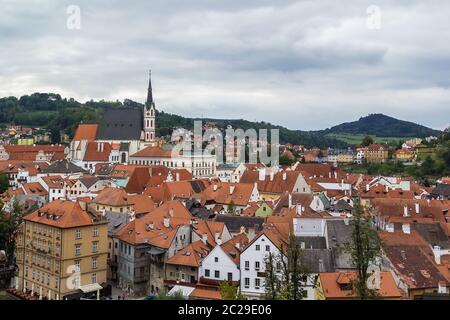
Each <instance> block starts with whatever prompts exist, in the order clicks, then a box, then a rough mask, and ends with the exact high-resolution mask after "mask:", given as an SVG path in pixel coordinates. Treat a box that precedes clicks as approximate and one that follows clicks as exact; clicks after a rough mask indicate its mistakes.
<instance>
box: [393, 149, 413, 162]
mask: <svg viewBox="0 0 450 320" xmlns="http://www.w3.org/2000/svg"><path fill="white" fill-rule="evenodd" d="M394 156H395V159H397V160H399V161H410V160H413V159H414V158H415V156H416V155H415V154H414V151H412V150H409V149H398V150H397V151H395V155H394Z"/></svg>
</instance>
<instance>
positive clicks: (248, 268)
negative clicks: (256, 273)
mask: <svg viewBox="0 0 450 320" xmlns="http://www.w3.org/2000/svg"><path fill="white" fill-rule="evenodd" d="M245 270H250V261H245Z"/></svg>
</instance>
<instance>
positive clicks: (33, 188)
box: [22, 182, 48, 196]
mask: <svg viewBox="0 0 450 320" xmlns="http://www.w3.org/2000/svg"><path fill="white" fill-rule="evenodd" d="M22 187H23V189H24V191H25V194H27V195H38V196H46V195H48V191H47V190H45V188H44V187H43V186H42V185H41V184H40V183H39V182H30V183H24V184H22Z"/></svg>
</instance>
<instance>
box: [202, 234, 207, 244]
mask: <svg viewBox="0 0 450 320" xmlns="http://www.w3.org/2000/svg"><path fill="white" fill-rule="evenodd" d="M202 242H203V244H206V243H207V242H208V234H206V233H204V234H202Z"/></svg>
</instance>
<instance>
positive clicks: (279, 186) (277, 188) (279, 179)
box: [240, 170, 301, 194]
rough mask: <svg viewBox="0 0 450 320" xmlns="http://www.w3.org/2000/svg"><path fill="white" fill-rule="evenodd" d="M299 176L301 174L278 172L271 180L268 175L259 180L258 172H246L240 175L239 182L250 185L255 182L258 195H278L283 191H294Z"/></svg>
mask: <svg viewBox="0 0 450 320" xmlns="http://www.w3.org/2000/svg"><path fill="white" fill-rule="evenodd" d="M299 175H301V173H300V172H297V171H282V172H281V171H280V172H277V173H276V174H274V175H273V179H272V180H271V179H270V175H265V176H264V180H259V172H258V171H249V170H246V171H245V172H244V174H243V175H242V177H241V180H240V182H241V183H250V184H254V183H255V182H256V183H257V185H258V191H259V192H260V193H273V194H278V193H283V192H284V191H289V192H293V191H295V190H294V186H295V183H296V182H297V179H298V177H299ZM283 177H284V178H283Z"/></svg>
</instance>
